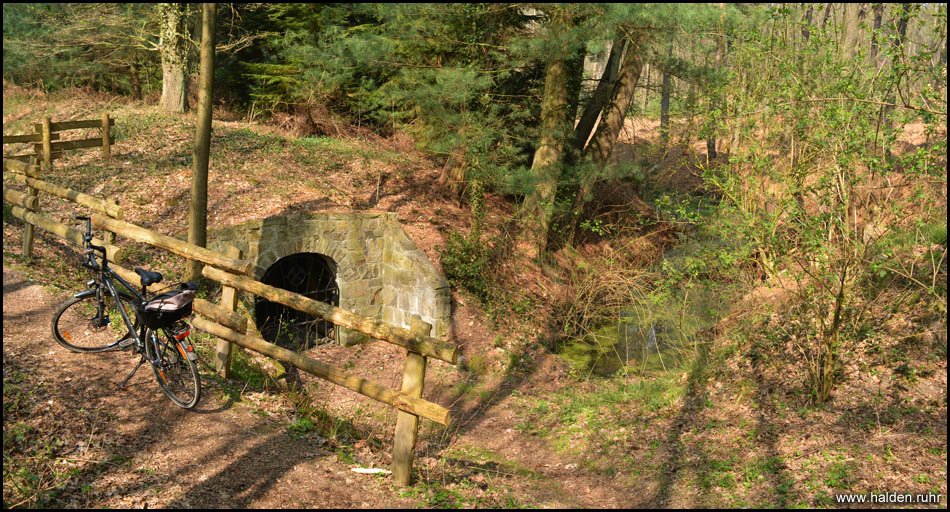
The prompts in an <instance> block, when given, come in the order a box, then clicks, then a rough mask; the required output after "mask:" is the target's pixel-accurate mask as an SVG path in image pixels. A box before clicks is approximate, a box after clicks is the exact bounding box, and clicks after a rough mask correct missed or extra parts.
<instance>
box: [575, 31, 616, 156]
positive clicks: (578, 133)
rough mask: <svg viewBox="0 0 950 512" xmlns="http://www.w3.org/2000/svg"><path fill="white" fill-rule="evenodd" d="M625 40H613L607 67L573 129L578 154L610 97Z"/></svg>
mask: <svg viewBox="0 0 950 512" xmlns="http://www.w3.org/2000/svg"><path fill="white" fill-rule="evenodd" d="M624 41H625V39H623V38H620V37H618V38H617V39H614V41H613V44H612V45H611V47H610V56H609V57H607V65H606V66H604V72H603V74H602V75H601V77H600V81H599V82H597V88H596V89H594V94H593V95H591V98H590V100H589V101H588V102H587V106H585V107H584V112H583V114H581V119H580V121H578V123H577V126H576V127H575V128H574V149H575V150H576V151H578V152H581V151H583V150H584V146H586V145H587V139H589V138H590V134H591V132H593V130H594V126H596V124H597V118H598V117H599V116H600V112H601V110H603V108H604V103H606V101H607V99H608V98H609V97H610V91H611V90H612V89H613V85H614V82H615V81H616V79H617V70H618V69H619V67H620V56H621V54H622V53H623V47H624Z"/></svg>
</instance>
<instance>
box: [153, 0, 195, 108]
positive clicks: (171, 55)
mask: <svg viewBox="0 0 950 512" xmlns="http://www.w3.org/2000/svg"><path fill="white" fill-rule="evenodd" d="M158 8H159V10H160V12H161V13H162V30H161V36H160V39H159V50H160V52H161V55H162V99H161V101H160V105H161V107H162V110H165V111H166V112H178V113H182V112H185V111H187V110H188V73H187V68H188V47H187V37H188V34H187V31H188V25H187V18H188V16H187V7H186V5H185V4H181V3H174V4H159V7H158Z"/></svg>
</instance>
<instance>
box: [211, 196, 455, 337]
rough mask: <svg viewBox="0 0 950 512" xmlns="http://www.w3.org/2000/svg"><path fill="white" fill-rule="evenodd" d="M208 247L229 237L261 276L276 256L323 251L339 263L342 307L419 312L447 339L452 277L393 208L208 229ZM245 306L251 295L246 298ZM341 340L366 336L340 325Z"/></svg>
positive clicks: (386, 315) (399, 316) (389, 315)
mask: <svg viewBox="0 0 950 512" xmlns="http://www.w3.org/2000/svg"><path fill="white" fill-rule="evenodd" d="M208 239H209V241H208V248H210V249H212V250H215V251H219V252H220V251H223V248H224V246H225V245H226V244H231V245H234V246H236V247H238V248H239V249H241V254H242V258H243V259H248V260H250V261H252V262H254V265H255V266H254V278H255V279H257V280H260V279H262V278H263V276H264V273H265V272H266V271H267V269H268V268H270V266H271V265H273V264H274V263H276V262H277V260H279V259H281V258H283V257H285V256H290V255H292V254H297V253H303V252H312V253H319V254H323V255H325V256H327V257H329V258H330V259H332V260H333V262H334V263H335V264H336V268H335V271H336V283H337V286H338V287H339V289H340V299H339V300H340V304H339V306H340V308H342V309H345V310H348V311H352V312H354V313H358V314H361V315H365V316H370V317H373V318H378V319H381V320H383V321H385V322H386V323H390V324H393V325H397V326H400V327H406V328H408V327H409V321H410V319H411V318H412V317H413V316H415V315H418V316H420V317H421V318H422V320H423V321H425V322H428V323H429V324H432V327H433V328H432V336H434V337H437V338H440V339H445V338H446V336H447V335H448V332H449V325H450V323H451V302H450V290H449V284H448V282H447V281H446V280H445V278H443V277H442V275H441V274H439V272H438V271H437V270H436V269H435V267H434V266H433V265H432V263H431V262H429V259H428V258H427V257H426V255H425V254H424V253H423V252H422V251H420V250H419V248H418V247H416V244H415V243H413V241H412V240H411V239H410V238H409V237H408V236H407V235H406V233H405V231H403V229H402V226H401V225H400V224H399V221H398V218H397V217H396V215H395V214H392V213H311V214H308V213H298V214H292V215H285V216H275V217H268V218H266V219H260V220H254V221H250V222H246V223H244V224H240V225H237V226H231V227H228V228H224V229H219V230H215V231H212V232H211V233H209V235H208ZM245 304H246V305H248V306H252V305H253V301H245ZM336 339H337V340H339V341H340V343H342V344H343V345H352V344H355V343H361V342H365V341H368V338H367V337H366V336H365V335H363V334H362V333H359V332H356V331H352V330H350V329H344V328H341V327H337V338H336Z"/></svg>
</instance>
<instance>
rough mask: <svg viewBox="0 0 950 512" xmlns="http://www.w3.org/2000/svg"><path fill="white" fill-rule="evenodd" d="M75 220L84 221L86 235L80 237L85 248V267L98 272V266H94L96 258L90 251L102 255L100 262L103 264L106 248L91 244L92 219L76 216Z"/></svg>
mask: <svg viewBox="0 0 950 512" xmlns="http://www.w3.org/2000/svg"><path fill="white" fill-rule="evenodd" d="M76 220H84V221H86V233H85V234H83V236H82V241H83V244H84V245H85V246H86V247H85V249H86V255H87V256H88V262H87V266H89V267H90V268H92V269H93V270H99V265H98V264H96V258H95V256H93V254H92V251H93V250H96V251H99V252H100V253H102V261H103V263H104V262H105V259H106V248H105V247H103V246H101V245H95V244H93V243H92V219H90V218H89V217H86V216H83V215H77V216H76Z"/></svg>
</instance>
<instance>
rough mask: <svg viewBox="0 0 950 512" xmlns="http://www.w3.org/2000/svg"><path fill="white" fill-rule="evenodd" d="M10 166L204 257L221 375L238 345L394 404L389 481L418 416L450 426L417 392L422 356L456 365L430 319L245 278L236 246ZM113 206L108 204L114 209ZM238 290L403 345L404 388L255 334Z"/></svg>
mask: <svg viewBox="0 0 950 512" xmlns="http://www.w3.org/2000/svg"><path fill="white" fill-rule="evenodd" d="M8 168H9V169H10V170H13V171H14V172H16V173H18V174H16V175H15V176H14V179H15V180H16V181H17V182H18V183H20V184H24V185H28V186H30V187H31V188H34V189H37V190H42V191H45V192H48V193H50V194H52V195H55V196H57V197H60V198H63V199H67V200H69V201H73V202H75V203H77V204H80V205H83V206H86V207H88V208H91V209H93V210H95V211H97V212H99V213H93V214H91V215H90V218H91V219H92V223H93V224H94V225H95V226H97V227H99V228H103V229H107V230H109V231H110V232H113V233H117V234H119V235H121V236H124V237H127V238H130V239H132V240H136V241H140V242H145V243H147V244H150V245H152V246H155V247H158V248H160V249H163V250H165V251H168V252H171V253H173V254H177V255H180V256H183V257H185V258H187V259H191V260H195V261H199V262H201V263H204V264H205V265H206V266H205V267H204V268H203V269H202V275H203V276H204V277H206V278H208V279H211V280H214V281H217V282H219V283H221V285H222V287H223V288H222V289H223V293H222V297H221V301H220V303H219V304H214V303H212V302H209V301H206V300H203V299H195V302H194V310H195V312H196V313H197V315H196V316H195V317H194V318H193V319H192V325H193V326H194V327H195V328H197V329H200V330H202V331H205V332H208V333H210V334H212V335H214V336H216V337H217V338H218V339H219V341H218V343H217V346H216V352H215V368H216V369H217V370H218V371H220V372H222V373H224V374H225V375H228V374H229V371H230V368H229V366H230V359H231V355H230V354H231V346H232V344H237V345H240V346H242V347H245V348H248V349H250V350H254V351H256V352H259V353H261V354H264V355H266V356H269V357H272V358H274V359H277V360H279V361H282V362H284V363H288V364H292V365H294V366H296V367H297V368H299V369H301V370H303V371H306V372H308V373H310V374H312V375H315V376H317V377H320V378H322V379H325V380H328V381H330V382H332V383H334V384H337V385H340V386H343V387H345V388H348V389H350V390H353V391H355V392H357V393H360V394H361V395H364V396H367V397H370V398H372V399H374V400H377V401H379V402H382V403H384V404H387V405H390V406H392V407H395V408H396V409H397V410H398V415H397V420H396V427H395V436H394V441H393V454H392V472H393V480H394V482H395V483H396V484H397V485H400V486H405V485H408V484H409V481H410V475H411V471H412V462H413V454H414V451H415V445H416V436H417V432H418V422H419V418H427V419H429V420H432V421H434V422H436V423H439V424H441V425H445V426H448V425H450V424H451V415H450V412H449V410H448V409H446V408H445V407H442V406H441V405H439V404H436V403H433V402H430V401H428V400H425V399H424V398H422V392H423V387H424V382H425V370H426V359H427V358H430V357H434V358H436V359H440V360H442V361H445V362H448V363H450V364H453V365H454V364H456V363H457V359H458V348H457V347H455V346H454V345H451V344H449V343H446V342H444V341H441V340H438V339H436V338H432V337H431V336H429V334H430V331H431V327H432V326H431V325H429V324H427V323H425V322H422V321H421V320H420V319H418V318H417V319H416V320H415V321H414V322H413V324H412V325H411V328H410V329H405V328H402V327H398V326H394V325H389V324H386V323H385V322H382V321H380V320H378V319H375V318H371V317H366V316H362V315H358V314H356V313H353V312H350V311H346V310H343V309H340V308H338V307H335V306H332V305H329V304H325V303H322V302H318V301H315V300H313V299H310V298H308V297H305V296H303V295H298V294H296V293H293V292H289V291H287V290H283V289H280V288H276V287H273V286H270V285H268V284H265V283H262V282H259V281H255V280H254V279H251V278H250V277H248V276H249V275H250V274H251V269H252V264H251V263H250V262H248V261H244V260H241V259H240V251H239V250H238V249H237V248H235V247H231V248H229V249H228V251H227V253H226V254H219V253H216V252H214V251H210V250H208V249H206V248H203V247H198V246H196V245H192V244H189V243H187V242H183V241H181V240H178V239H175V238H172V237H169V236H165V235H162V234H159V233H156V232H154V231H151V230H149V229H146V228H143V227H141V226H136V225H134V224H131V223H128V222H125V221H123V220H121V219H122V211H121V209H115V210H111V213H110V208H113V205H112V204H111V203H109V202H108V201H106V200H102V199H99V198H95V197H92V196H89V195H86V194H82V193H80V192H76V191H73V190H68V189H65V188H62V187H58V186H56V185H53V184H51V183H47V182H45V181H42V180H39V179H37V178H34V177H30V176H28V175H26V174H25V172H24V171H25V170H26V169H29V168H31V167H29V166H26V165H19V163H15V164H11V165H9V166H8V162H7V160H6V159H4V169H5V170H6V169H8ZM3 198H4V200H5V201H7V202H9V203H11V204H13V208H12V212H13V215H14V216H15V217H17V218H19V219H21V220H23V221H24V222H26V223H27V226H36V227H39V228H41V229H45V230H47V231H49V232H51V233H55V234H57V235H59V236H61V237H63V238H66V239H67V240H70V241H72V242H73V243H76V244H77V245H78V244H81V241H82V237H81V234H80V233H79V232H78V231H76V230H74V229H72V228H69V227H68V226H66V225H64V224H61V223H59V222H56V221H55V220H53V219H50V218H48V217H46V216H43V215H41V214H39V213H37V212H36V210H35V208H34V209H32V210H31V209H30V206H34V207H35V200H31V199H30V196H29V195H28V194H24V193H22V192H19V191H15V190H7V188H6V187H4V195H3ZM31 201H32V202H31ZM117 206H118V205H115V206H114V207H115V208H117ZM94 243H97V244H104V242H103V241H95V240H94ZM106 248H107V252H106V256H107V258H109V260H110V261H112V262H113V265H112V268H113V269H114V270H115V271H116V273H118V274H119V275H120V276H122V277H123V278H124V279H126V280H127V281H129V282H130V283H132V284H133V285H137V286H141V281H140V278H139V276H138V275H137V274H135V273H134V272H131V271H129V270H128V269H126V268H123V267H122V266H120V265H119V263H121V261H122V258H123V251H122V249H120V248H118V247H115V246H114V245H113V243H112V242H109V243H106ZM160 286H164V285H152V287H150V290H152V291H154V289H156V288H158V287H160ZM240 292H244V293H250V294H253V295H257V296H259V297H263V298H265V299H267V300H270V301H273V302H278V303H280V304H283V305H285V306H287V307H290V308H293V309H296V310H298V311H302V312H305V313H308V314H311V315H314V316H316V317H319V318H322V319H324V320H328V321H331V322H333V323H335V324H337V325H341V326H344V327H348V328H351V329H355V330H357V331H359V332H362V333H364V334H367V335H369V336H371V337H372V338H375V339H377V340H380V341H386V342H388V343H392V344H395V345H399V346H401V347H404V348H405V349H406V360H405V366H404V368H403V378H402V387H401V388H400V390H398V391H397V390H393V389H390V388H388V387H386V386H384V385H382V384H379V383H376V382H373V381H371V380H368V379H365V378H362V377H359V376H357V375H353V374H350V373H347V372H346V371H345V370H343V369H342V368H339V367H336V366H333V365H330V364H327V363H324V362H322V361H318V360H316V359H312V358H310V357H307V356H304V355H301V354H299V353H297V352H293V351H291V350H287V349H285V348H283V347H280V346H278V345H275V344H273V343H270V342H268V341H266V340H264V339H262V338H260V337H259V336H257V333H256V331H254V329H253V328H250V327H249V326H248V322H247V318H246V317H244V316H241V315H239V314H238V313H237V312H236V311H235V306H236V305H237V296H238V293H240Z"/></svg>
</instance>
